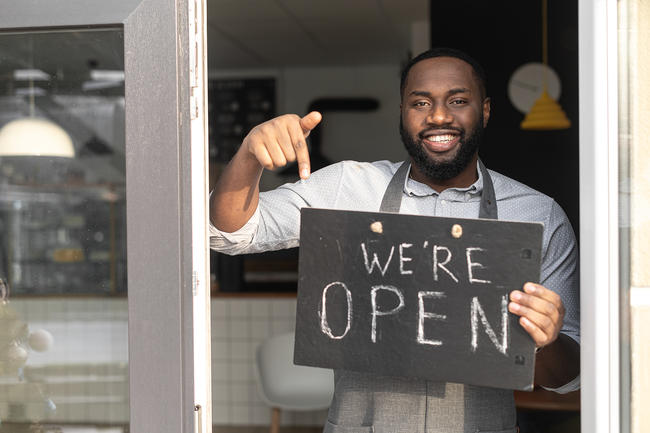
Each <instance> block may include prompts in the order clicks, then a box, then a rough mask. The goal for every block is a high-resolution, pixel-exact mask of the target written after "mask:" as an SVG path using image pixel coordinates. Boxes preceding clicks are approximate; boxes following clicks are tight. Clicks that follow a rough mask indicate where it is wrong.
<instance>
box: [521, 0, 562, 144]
mask: <svg viewBox="0 0 650 433" xmlns="http://www.w3.org/2000/svg"><path fill="white" fill-rule="evenodd" d="M547 10H548V0H542V32H543V35H542V58H543V62H544V65H545V66H548V16H547ZM570 126H571V121H570V120H569V119H568V117H567V116H566V113H565V112H564V110H563V109H562V107H560V104H558V103H557V101H555V99H553V98H551V96H550V95H549V94H548V91H547V79H546V70H545V72H544V81H543V90H542V94H541V96H540V97H539V99H537V100H536V101H535V104H533V108H531V109H530V111H529V112H528V114H526V117H524V120H523V121H522V122H521V124H520V127H521V129H525V130H530V131H547V130H553V129H567V128H569V127H570Z"/></svg>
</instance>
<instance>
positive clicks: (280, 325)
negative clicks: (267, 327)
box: [271, 319, 296, 335]
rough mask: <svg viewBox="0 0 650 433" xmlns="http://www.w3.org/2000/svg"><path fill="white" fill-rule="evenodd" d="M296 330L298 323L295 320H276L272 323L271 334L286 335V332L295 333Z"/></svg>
mask: <svg viewBox="0 0 650 433" xmlns="http://www.w3.org/2000/svg"><path fill="white" fill-rule="evenodd" d="M295 329H296V322H295V320H293V319H288V320H287V319H274V320H273V321H272V322H271V332H272V333H273V335H277V334H284V333H286V332H294V331H295Z"/></svg>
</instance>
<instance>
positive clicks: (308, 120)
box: [300, 111, 323, 136]
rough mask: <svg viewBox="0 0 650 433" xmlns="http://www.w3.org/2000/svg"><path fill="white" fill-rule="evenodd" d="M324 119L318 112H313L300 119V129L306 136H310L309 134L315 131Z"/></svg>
mask: <svg viewBox="0 0 650 433" xmlns="http://www.w3.org/2000/svg"><path fill="white" fill-rule="evenodd" d="M322 119H323V116H322V115H321V114H320V113H319V112H318V111H312V112H311V113H309V114H307V115H306V116H305V117H303V118H302V119H300V127H301V128H302V132H303V133H304V134H305V136H307V135H309V132H310V131H311V130H312V129H314V128H315V127H316V126H317V125H318V124H319V123H320V121H321V120H322Z"/></svg>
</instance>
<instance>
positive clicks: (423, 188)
mask: <svg viewBox="0 0 650 433" xmlns="http://www.w3.org/2000/svg"><path fill="white" fill-rule="evenodd" d="M406 164H409V168H408V172H407V174H406V179H405V180H404V193H406V194H407V195H409V196H416V197H426V196H428V195H440V193H438V191H436V190H435V189H433V188H431V187H430V186H429V185H426V184H424V183H421V182H418V181H417V180H414V179H411V164H410V163H408V162H407V163H406ZM476 172H477V173H478V179H477V180H476V182H474V183H473V184H471V185H470V186H468V187H466V188H449V189H447V190H445V191H449V190H451V191H458V192H462V193H465V192H470V193H473V194H480V193H481V192H482V191H483V174H482V173H481V170H480V169H479V167H478V161H477V162H476Z"/></svg>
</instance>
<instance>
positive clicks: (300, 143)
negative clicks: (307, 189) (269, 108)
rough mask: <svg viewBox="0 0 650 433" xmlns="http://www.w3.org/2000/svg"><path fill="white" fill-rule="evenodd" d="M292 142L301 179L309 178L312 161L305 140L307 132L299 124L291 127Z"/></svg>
mask: <svg viewBox="0 0 650 433" xmlns="http://www.w3.org/2000/svg"><path fill="white" fill-rule="evenodd" d="M289 135H290V136H291V144H292V145H293V150H294V151H295V153H296V162H297V163H298V174H299V175H300V178H301V179H307V178H308V177H309V174H310V172H311V163H310V162H309V150H308V149H307V143H306V142H305V134H304V133H303V129H302V127H301V126H300V125H299V124H296V123H294V124H292V125H291V126H290V127H289Z"/></svg>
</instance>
